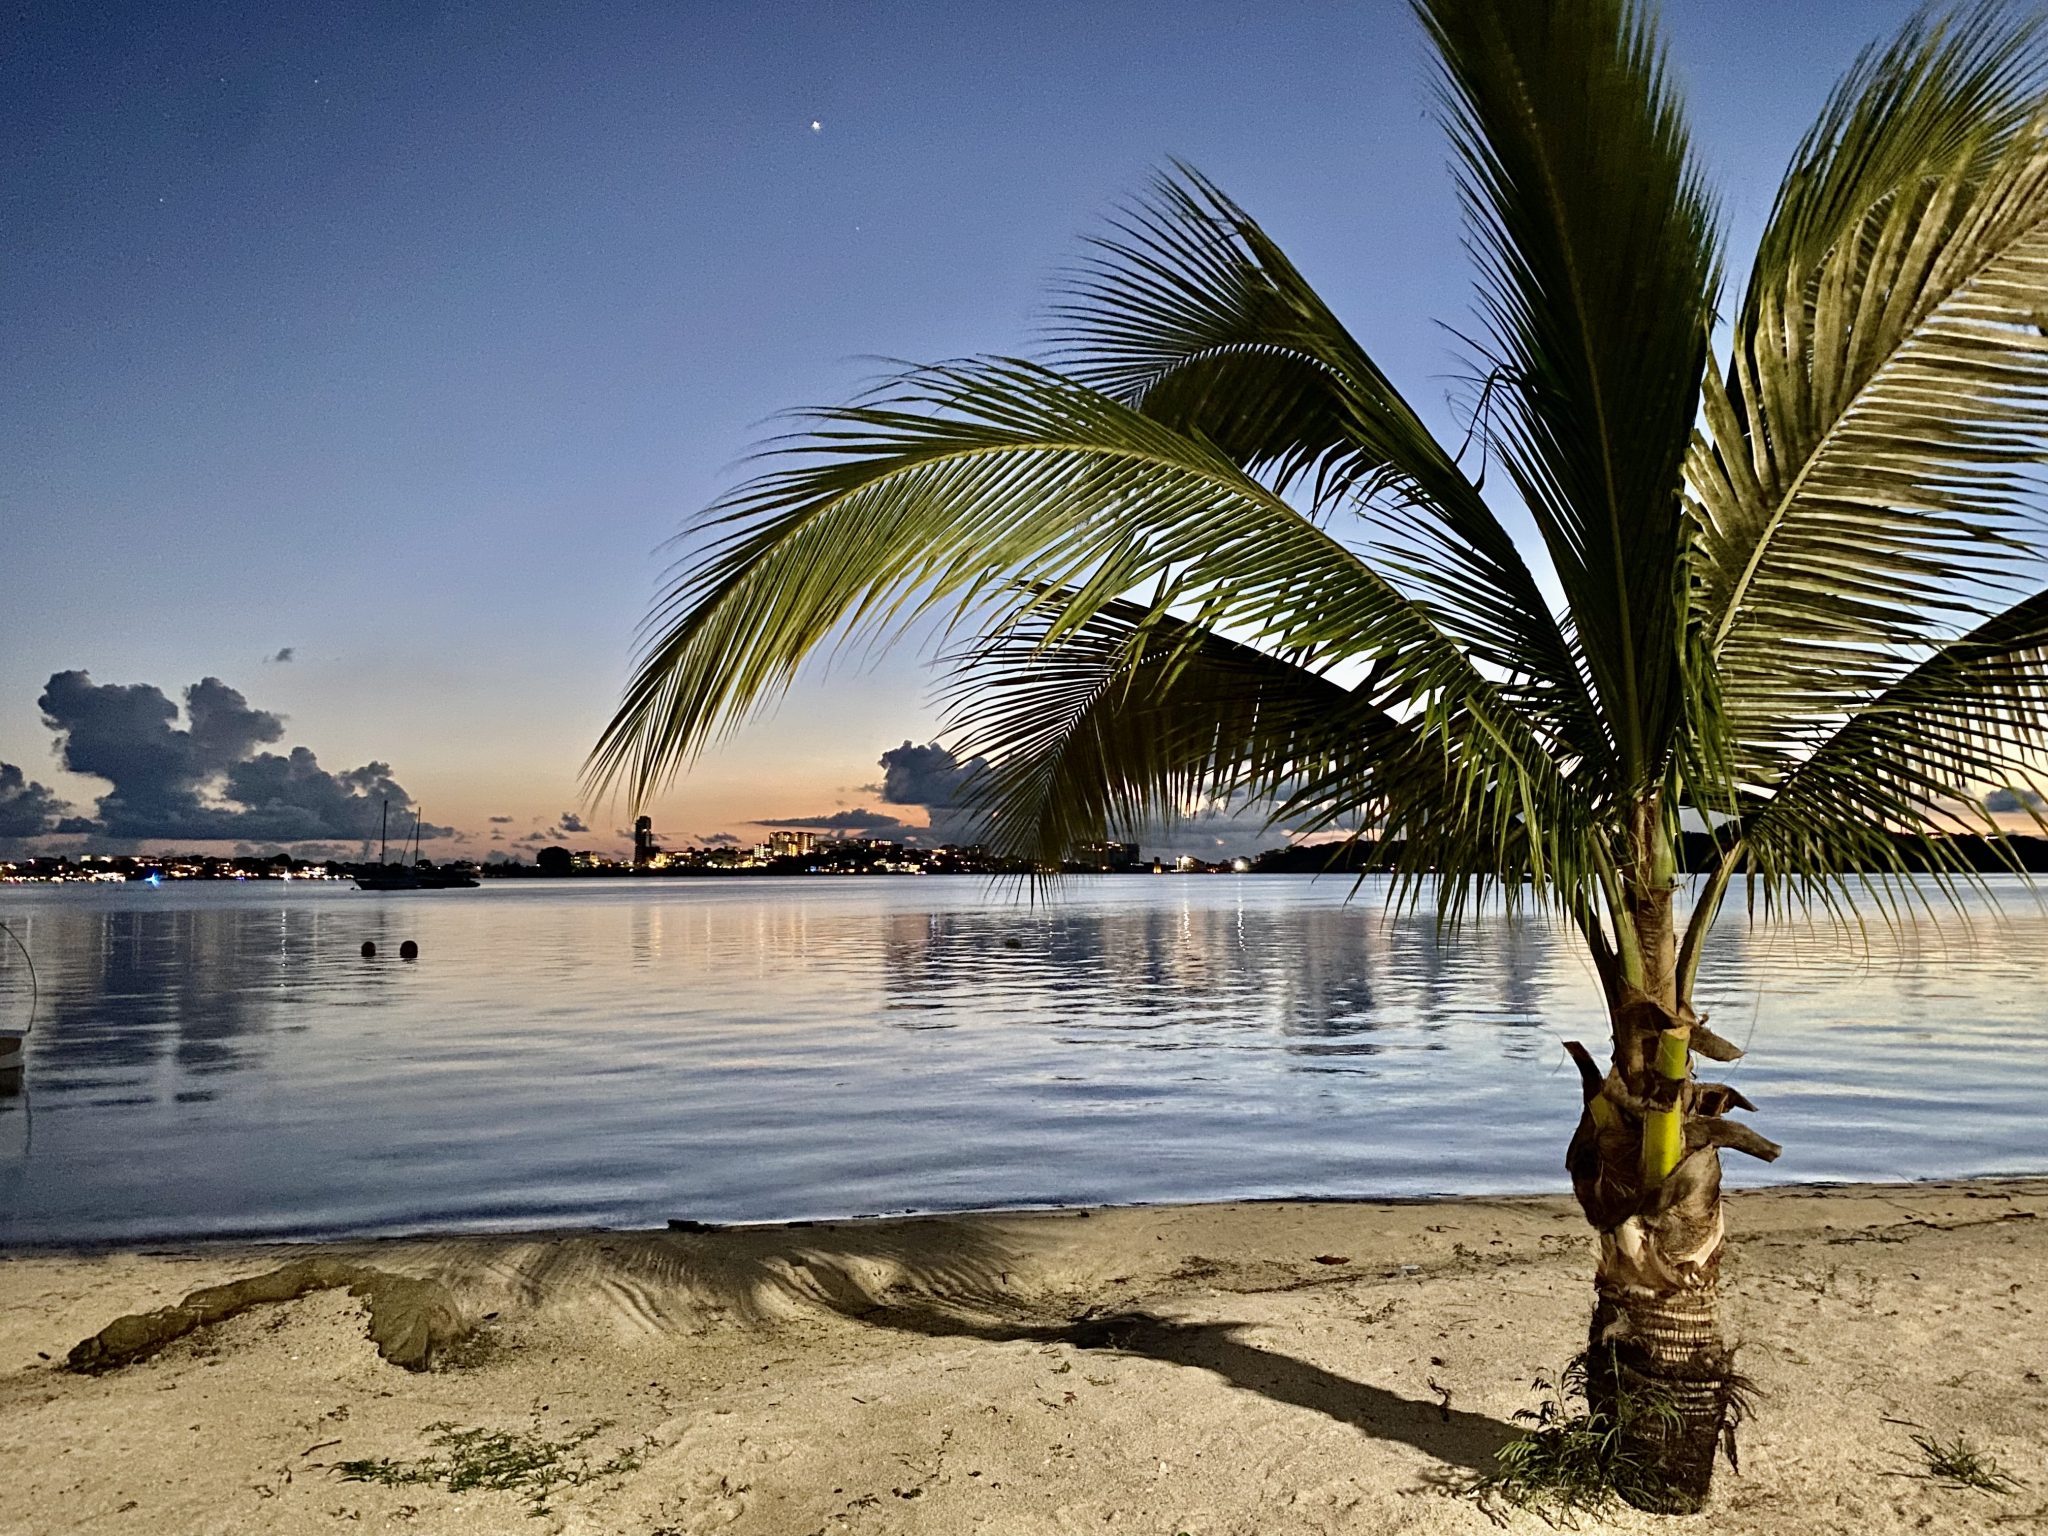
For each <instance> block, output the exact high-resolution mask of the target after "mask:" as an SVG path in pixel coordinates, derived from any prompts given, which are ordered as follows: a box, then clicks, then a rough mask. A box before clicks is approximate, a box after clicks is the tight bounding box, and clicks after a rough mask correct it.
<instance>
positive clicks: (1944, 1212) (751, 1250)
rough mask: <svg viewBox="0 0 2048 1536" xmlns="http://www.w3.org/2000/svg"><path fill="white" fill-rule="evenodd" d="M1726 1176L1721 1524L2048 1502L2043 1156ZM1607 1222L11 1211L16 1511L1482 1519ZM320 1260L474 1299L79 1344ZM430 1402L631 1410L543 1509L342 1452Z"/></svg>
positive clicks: (105, 1525)
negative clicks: (1917, 1176) (1789, 1179)
mask: <svg viewBox="0 0 2048 1536" xmlns="http://www.w3.org/2000/svg"><path fill="white" fill-rule="evenodd" d="M1729 1206H1730V1210H1729V1226H1730V1229H1731V1245H1730V1258H1729V1272H1728V1281H1727V1293H1728V1304H1727V1305H1728V1316H1729V1323H1730V1331H1731V1333H1732V1334H1733V1335H1735V1336H1737V1337H1739V1338H1741V1339H1743V1340H1745V1341H1746V1342H1745V1344H1744V1348H1743V1354H1742V1361H1743V1368H1744V1369H1745V1370H1746V1371H1747V1372H1749V1373H1750V1374H1752V1375H1753V1376H1755V1378H1756V1379H1757V1381H1758V1383H1759V1385H1760V1387H1761V1388H1762V1389H1763V1391H1764V1393H1765V1401H1764V1403H1763V1406H1762V1408H1761V1410H1760V1413H1759V1416H1758V1419H1757V1420H1756V1422H1755V1423H1754V1424H1752V1425H1749V1426H1746V1427H1745V1428H1744V1431H1743V1439H1742V1466H1743V1474H1742V1475H1741V1476H1739V1477H1738V1476H1735V1475H1732V1474H1730V1473H1729V1472H1728V1471H1727V1470H1726V1469H1725V1467H1724V1469H1723V1471H1722V1474H1721V1476H1720V1479H1719V1481H1718V1484H1717V1494H1716V1500H1715V1504H1714V1506H1713V1512H1712V1516H1711V1517H1712V1518H1713V1519H1714V1520H1715V1521H1716V1525H1717V1529H1727V1530H1731V1531H1755V1532H1759V1533H1762V1532H1776V1531H1783V1530H1791V1529H1802V1530H1815V1531H1833V1530H1840V1531H1843V1532H1845V1533H1846V1532H1849V1531H1859V1532H1861V1531H1878V1532H1884V1531H1892V1530H1899V1531H1905V1530H1913V1529H1917V1528H1919V1526H1920V1524H1921V1523H1922V1520H1923V1517H1928V1518H1930V1519H1931V1520H1932V1521H1933V1522H1935V1523H1938V1524H1939V1525H1940V1526H1941V1528H1943V1529H1950V1530H1957V1529H1961V1530H1979V1529H1981V1530H1985V1531H1992V1530H2006V1529H2012V1528H2013V1525H2014V1524H2015V1523H2020V1524H2024V1521H2025V1519H2034V1518H2040V1519H2044V1520H2048V1479H2044V1477H2043V1472H2044V1470H2048V1386H2044V1385H2043V1384H2042V1382H2041V1377H2042V1375H2044V1374H2048V1311H2044V1310H2043V1308H2042V1306H2041V1301H2042V1290H2043V1288H2044V1287H2048V1281H2044V1280H2043V1279H2041V1278H2039V1277H2041V1276H2043V1275H2044V1274H2048V1178H2044V1177H2040V1176H2032V1177H2022V1176H2010V1177H1996V1178H1986V1179H1976V1180H1946V1181H1929V1182H1925V1183H1912V1184H1852V1185H1781V1186H1774V1187H1771V1188H1768V1189H1761V1190H1739V1191H1733V1192H1731V1194H1730V1196H1729ZM1591 1255H1592V1242H1591V1235H1590V1233H1589V1232H1588V1230H1587V1229H1586V1227H1585V1224H1584V1221H1583V1219H1582V1218H1581V1217H1580V1216H1579V1214H1578V1212H1577V1209H1576V1207H1575V1206H1574V1205H1573V1204H1572V1202H1571V1200H1570V1198H1569V1197H1568V1196H1546V1195H1515V1196H1455V1197H1449V1198H1446V1199H1438V1200H1421V1199H1398V1200H1345V1201H1327V1200H1323V1201H1297V1200H1262V1201H1243V1202H1234V1203H1228V1204H1216V1205H1188V1206H1117V1207H1087V1208H1078V1207H1077V1208H1054V1209H1047V1210H1037V1211H1024V1212H1015V1211H1011V1212H978V1213H958V1214H940V1215H918V1216H885V1217H876V1218H857V1219H847V1220H839V1221H815V1222H811V1223H808V1224H759V1225H754V1224H749V1225H744V1226H727V1227H718V1228H715V1229H712V1230H708V1231H664V1230H618V1229H584V1230H575V1231H554V1232H527V1233H481V1234H473V1235H461V1234H447V1233H441V1234H419V1235H413V1236H407V1237H386V1238H374V1239H355V1240H346V1241H333V1242H289V1243H276V1242H266V1243H247V1242H236V1241H232V1240H227V1241H211V1240H208V1241H199V1242H176V1243H161V1242H160V1243H152V1244H149V1245H147V1247H146V1248H144V1247H142V1246H139V1245H138V1246H103V1245H92V1246H78V1247H70V1248H40V1249H35V1250H27V1251H24V1250H13V1251H10V1252H9V1253H8V1254H7V1255H6V1256H5V1257H4V1258H0V1454H4V1455H6V1456H7V1457H8V1461H9V1465H10V1466H11V1467H12V1468H15V1469H16V1472H15V1474H14V1477H13V1481H14V1482H15V1485H16V1487H17V1489H18V1493H17V1495H16V1497H15V1498H13V1499H11V1500H10V1501H8V1502H9V1503H10V1504H11V1505H12V1507H13V1511H14V1512H13V1513H10V1512H8V1511H7V1510H0V1530H6V1531H14V1530H21V1531H27V1530H29V1529H31V1528H32V1529H35V1530H37V1531H100V1530H107V1531H128V1530H134V1531H144V1530H151V1531H163V1530H178V1531H184V1530H195V1531H196V1530H207V1531H223V1532H240V1531H249V1532H256V1531H279V1532H285V1533H294V1532H301V1531H305V1532H311V1531H329V1530H338V1529H342V1528H344V1527H345V1526H354V1527H355V1528H358V1529H360V1528H362V1527H363V1526H375V1527H377V1528H381V1529H392V1530H397V1529H405V1530H408V1531H447V1532H456V1531H470V1530H477V1529H494V1530H495V1529H515V1530H517V1529H530V1530H535V1531H549V1530H559V1531H565V1532H568V1531H573V1532H610V1531H619V1532H624V1533H629V1536H664V1533H681V1532H685V1531H689V1532H699V1531H709V1530H713V1529H718V1530H731V1531H734V1532H736V1533H740V1536H749V1533H759V1536H783V1533H792V1536H812V1533H814V1532H823V1533H837V1532H851V1533H856V1536H865V1533H878V1532H884V1531H891V1532H893V1531H918V1532H933V1533H946V1536H952V1533H955V1532H967V1531H975V1530H987V1531H990V1532H1024V1533H1036V1532H1046V1533H1051V1532H1067V1531H1074V1530H1082V1529H1107V1530H1137V1531H1147V1532H1152V1531H1158V1532H1164V1533H1167V1536H1172V1533H1175V1532H1180V1531H1185V1532H1188V1533H1190V1536H1253V1533H1258V1536H1266V1533H1291V1532H1297V1531H1298V1532H1302V1533H1308V1532H1323V1531H1330V1530H1339V1529H1342V1530H1359V1531H1375V1532H1377V1531H1382V1530H1388V1531H1408V1530H1413V1531H1429V1532H1438V1531H1442V1532H1451V1531H1473V1532H1478V1531H1484V1530H1491V1529H1494V1528H1495V1527H1494V1526H1493V1525H1492V1523H1491V1522H1490V1521H1489V1519H1488V1517H1487V1516H1486V1514H1485V1513H1484V1512H1483V1511H1481V1510H1480V1509H1478V1508H1477V1507H1475V1506H1474V1505H1473V1504H1472V1503H1471V1502H1470V1501H1469V1500H1467V1499H1462V1498H1458V1497H1454V1496H1452V1495H1451V1494H1450V1493H1449V1492H1447V1489H1448V1488H1449V1487H1450V1486H1451V1485H1452V1484H1454V1483H1456V1482H1457V1481H1458V1480H1460V1479H1463V1478H1469V1477H1470V1476H1471V1475H1473V1474H1474V1473H1476V1472H1479V1471H1481V1470H1483V1469H1484V1468H1485V1467H1486V1466H1487V1465H1489V1464H1490V1457H1491V1452H1492V1450H1493V1449H1494V1448H1496V1447H1497V1446H1498V1445H1499V1444H1500V1443H1502V1442H1503V1441H1504V1440H1505V1439H1506V1438H1507V1437H1508V1436H1509V1435H1510V1434H1511V1433H1513V1431H1514V1429H1515V1421H1514V1418H1513V1415H1514V1413H1515V1412H1516V1411H1517V1410H1520V1409H1526V1408H1530V1407H1533V1406H1534V1405H1535V1401H1536V1400H1535V1398H1534V1396H1533V1395H1532V1394H1531V1391H1530V1386H1529V1384H1530V1380H1531V1378H1532V1377H1533V1376H1534V1375H1535V1374H1536V1373H1537V1372H1539V1371H1548V1372H1555V1371H1556V1369H1557V1368H1558V1367H1559V1366H1560V1365H1562V1363H1563V1362H1564V1360H1565V1359H1567V1358H1568V1357H1569V1356H1570V1355H1571V1354H1572V1353H1574V1352H1575V1350H1576V1349H1577V1348H1578V1347H1579V1345H1580V1344H1581V1343H1582V1342H1583V1338H1584V1328H1585V1319H1586V1315H1587V1310H1588V1307H1589V1305H1590V1299H1591V1285H1590V1279H1591V1270H1592V1257H1591ZM306 1260H318V1261H320V1262H322V1263H328V1262H331V1263H332V1264H334V1265H337V1266H343V1267H344V1268H346V1267H347V1266H355V1267H357V1268H361V1269H368V1270H374V1271H376V1272H378V1273H380V1274H383V1275H386V1276H388V1277H393V1278H394V1279H395V1280H397V1281H399V1282H403V1283H407V1284H413V1285H416V1286H418V1287H420V1288H421V1289H420V1291H419V1294H421V1295H425V1294H428V1293H429V1292H431V1293H432V1294H434V1295H435V1296H437V1297H440V1298H442V1299H445V1300H446V1302H447V1304H448V1305H449V1306H450V1307H451V1308H452V1309H453V1315H455V1316H456V1317H458V1318H459V1321H460V1328H459V1330H457V1331H458V1332H459V1334H460V1338H459V1339H455V1340H451V1341H450V1342H448V1343H446V1344H445V1346H443V1347H441V1348H440V1349H439V1351H438V1358H436V1359H435V1360H434V1361H433V1362H432V1368H431V1369H427V1370H422V1371H413V1370H407V1369H402V1368H400V1367H399V1366H398V1365H394V1364H392V1363H391V1362H390V1361H389V1360H388V1359H385V1358H381V1357H380V1355H379V1353H378V1348H377V1346H376V1345H375V1344H373V1343H372V1341H371V1340H370V1338H369V1337H368V1336H367V1334H366V1319H365V1302H364V1301H363V1300H361V1299H358V1298H356V1297H354V1296H352V1295H351V1294H350V1293H349V1292H348V1291H347V1290H346V1289H345V1288H343V1289H316V1290H313V1291H312V1292H311V1293H310V1294H306V1295H304V1296H303V1297H300V1298H298V1299H294V1300H289V1301H284V1302H281V1303H266V1304H263V1305H259V1306H255V1307H252V1308H250V1309H249V1310H246V1311H243V1312H241V1313H240V1314H239V1315H236V1316H232V1317H229V1318H227V1319H226V1320H224V1321H220V1322H218V1323H215V1324H212V1325H210V1326H207V1327H203V1328H200V1329H198V1330H196V1331H194V1332H190V1333H187V1334H185V1335H183V1336H182V1337H179V1338H177V1339H175V1340H174V1341H172V1342H170V1343H168V1344H167V1345H165V1346H164V1347H163V1348H162V1349H161V1351H160V1352H159V1353H156V1354H154V1355H153V1356H151V1357H149V1358H146V1359H143V1360H142V1361H140V1363H136V1364H131V1365H127V1366H124V1367H122V1368H120V1369H114V1370H109V1371H108V1372H106V1373H105V1374H102V1375H97V1376H89V1375H80V1374H76V1373H73V1372H70V1371H66V1370H64V1369H62V1368H61V1367H62V1363H63V1360H64V1356H65V1353H66V1352H67V1351H69V1350H70V1349H71V1348H72V1347H73V1346H74V1345H76V1344H78V1343H79V1342H80V1341H81V1340H83V1339H85V1338H86V1337H87V1336H89V1335H92V1334H94V1333H95V1332H97V1331H98V1330H100V1329H102V1328H104V1327H106V1326H107V1325H108V1324H109V1323H111V1322H113V1321H114V1320H115V1319H116V1318H117V1317H120V1316H122V1315H124V1314H136V1313H143V1312H147V1311H149V1310H150V1309H153V1308H162V1307H165V1306H167V1305H170V1304H173V1303H176V1302H178V1301H180V1300H181V1298H184V1297H185V1296H186V1295H188V1293H190V1292H193V1291H196V1290H199V1289H200V1288H202V1287H207V1286H217V1285H220V1284H221V1283H223V1282H227V1281H234V1280H239V1279H243V1278H247V1277H250V1276H257V1275H263V1274H265V1273H267V1272H270V1271H274V1270H276V1269H277V1268H278V1267H279V1266H280V1265H290V1264H293V1263H295V1262H298V1261H306ZM337 1272H338V1273H339V1272H340V1271H337ZM348 1272H349V1273H353V1271H352V1270H351V1271H348ZM370 1305H371V1307H372V1308H373V1310H374V1309H375V1308H377V1307H379V1306H380V1305H382V1302H381V1301H380V1300H379V1299H378V1298H377V1297H376V1296H374V1295H372V1296H371V1297H370ZM389 1315H390V1316H395V1315H396V1313H395V1312H393V1313H391V1314H389ZM387 1320H388V1319H387ZM378 1326H379V1327H380V1329H384V1323H382V1322H380V1323H379V1324H378ZM385 1331H388V1330H385ZM44 1357H47V1358H44ZM2030 1378H2031V1379H2030ZM1894 1420H1911V1421H1912V1422H1913V1423H1915V1424H1919V1425H1922V1426H1924V1427H1925V1428H1926V1429H1927V1430H1928V1431H1930V1432H1934V1433H1938V1434H1941V1435H1944V1436H1947V1435H1952V1434H1955V1433H1967V1434H1968V1435H1969V1436H1970V1437H1971V1439H1972V1441H1973V1443H1975V1444H1976V1445H1978V1446H1979V1447H1980V1448H1981V1449H1983V1450H1985V1451H1987V1452H1989V1453H1990V1454H1992V1455H1993V1456H1994V1457H1995V1458H1997V1459H1998V1460H1999V1461H2000V1462H2002V1463H2003V1464H2004V1465H2005V1466H2006V1467H2007V1468H2009V1469H2010V1470H2012V1471H2014V1472H2015V1473H2016V1474H2017V1475H2018V1476H2019V1477H2021V1478H2022V1479H2023V1480H2025V1483H2026V1486H2025V1487H2024V1488H2023V1489H2022V1490H2021V1491H2020V1493H2018V1494H2016V1495H2013V1496H2011V1497H2007V1498H1999V1497H1994V1496H1991V1495H1986V1494H1979V1493H1973V1492H1959V1491H1953V1490H1948V1489H1943V1488H1941V1487H1938V1486H1937V1485H1935V1484H1933V1483H1930V1482H1927V1481H1925V1480H1923V1479H1921V1478H1918V1477H1914V1476H1912V1475H1910V1474H1911V1472H1912V1468H1913V1462H1912V1461H1911V1459H1910V1458H1911V1456H1912V1447H1911V1444H1910V1441H1909V1438H1908V1437H1909V1434H1910V1433H1911V1431H1909V1430H1908V1429H1907V1428H1904V1427H1901V1426H1900V1425H1899V1424H1898V1423H1896V1422H1889V1421H1894ZM435 1424H453V1425H456V1426H461V1427H479V1428H487V1429H493V1430H508V1431H517V1432H518V1433H520V1434H532V1435H537V1436H539V1437H540V1439H539V1440H537V1441H535V1442H534V1443H536V1444H538V1443H541V1442H542V1441H545V1442H546V1443H547V1444H550V1445H559V1444H566V1443H568V1442H569V1441H570V1440H572V1439H573V1437H574V1435H575V1434H576V1433H580V1432H581V1429H582V1428H583V1427H586V1426H588V1425H592V1424H601V1425H602V1426H603V1427H602V1428H600V1429H599V1430H598V1431H597V1432H596V1435H595V1437H594V1438H593V1439H592V1440H591V1441H590V1442H589V1445H588V1447H587V1449H586V1450H585V1451H582V1452H578V1453H577V1454H580V1455H586V1456H588V1457H593V1458H594V1462H593V1463H592V1464H593V1465H595V1466H599V1467H603V1466H606V1465H610V1466H612V1467H613V1468H614V1470H613V1471H610V1472H608V1473H606V1474H605V1475H603V1476H593V1477H592V1478H591V1479H590V1480H589V1481H587V1482H584V1483H582V1484H580V1485H578V1486H573V1487H561V1488H558V1489H556V1490H555V1491H554V1492H553V1493H552V1494H551V1495H550V1497H549V1499H548V1505H549V1512H548V1513H547V1514H546V1515H545V1516H541V1517H532V1516H531V1515H530V1512H529V1509H528V1507H527V1504H526V1503H524V1502H522V1500H521V1497H520V1496H519V1495H518V1494H517V1493H514V1492H503V1491H489V1490H469V1491H462V1492H451V1491H448V1490H446V1489H444V1488H441V1487H438V1486H420V1485H404V1486H385V1485H383V1484H379V1483H373V1482H353V1481H347V1480H345V1479H344V1478H343V1477H342V1476H341V1474H340V1473H339V1472H338V1471H337V1470H336V1463H337V1462H339V1461H341V1460H347V1459H369V1460H372V1461H374V1460H375V1459H377V1458H392V1459H394V1460H395V1461H396V1462H398V1463H400V1464H406V1463H407V1462H408V1458H410V1459H412V1460H414V1461H416V1460H417V1459H418V1458H420V1457H422V1456H427V1455H429V1454H431V1453H432V1450H433V1442H432V1436H433V1434H434V1431H433V1430H432V1428H431V1426H433V1425H435ZM309 1447H311V1448H312V1449H311V1450H309V1449H308V1448H309ZM628 1462H630V1465H628V1464H627V1463H628ZM24 1510H28V1511H33V1512H34V1518H33V1525H32V1526H31V1525H30V1524H26V1523H22V1522H23V1521H25V1520H26V1519H27V1518H28V1517H27V1516H25V1515H23V1514H22V1513H20V1512H21V1511H24ZM2001 1519H2002V1520H2003V1521H2004V1523H2003V1524H2000V1523H1998V1522H1999V1521H2000V1520H2001ZM1510 1524H1511V1525H1512V1526H1513V1527H1514V1528H1517V1529H1520V1528H1524V1527H1526V1528H1527V1529H1531V1530H1538V1529H1542V1528H1543V1527H1542V1526H1541V1524H1540V1522H1537V1521H1536V1520H1535V1519H1534V1517H1529V1516H1521V1515H1514V1516H1511V1517H1510ZM1602 1524H1603V1525H1604V1527H1605V1528H1609V1529H1616V1530H1637V1529H1641V1530H1650V1529H1668V1528H1669V1526H1668V1524H1660V1523H1659V1522H1655V1521H1652V1520H1649V1519H1648V1518H1647V1517H1642V1516H1637V1515H1634V1514H1623V1515H1618V1516H1616V1517H1615V1518H1614V1519H1613V1520H1611V1521H1607V1522H1603V1523H1602Z"/></svg>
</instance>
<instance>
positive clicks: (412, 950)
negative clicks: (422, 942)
mask: <svg viewBox="0 0 2048 1536" xmlns="http://www.w3.org/2000/svg"><path fill="white" fill-rule="evenodd" d="M419 957H420V947H419V945H417V944H415V943H413V941H412V940H411V939H407V940H406V941H405V942H404V943H403V944H401V945H399V946H398V958H399V959H401V960H417V959H419Z"/></svg>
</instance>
